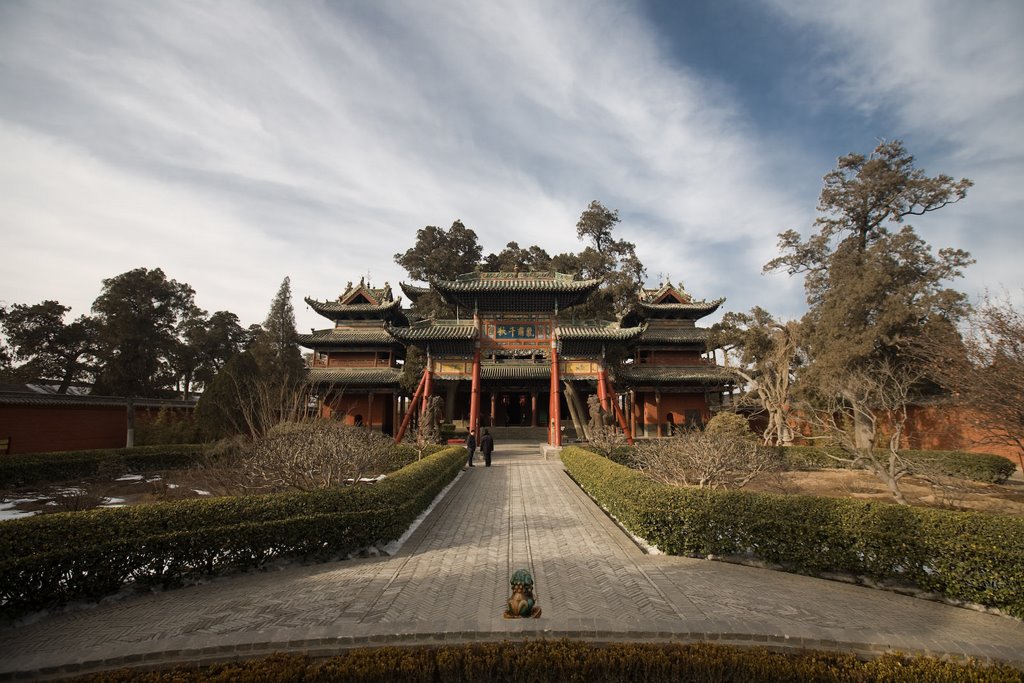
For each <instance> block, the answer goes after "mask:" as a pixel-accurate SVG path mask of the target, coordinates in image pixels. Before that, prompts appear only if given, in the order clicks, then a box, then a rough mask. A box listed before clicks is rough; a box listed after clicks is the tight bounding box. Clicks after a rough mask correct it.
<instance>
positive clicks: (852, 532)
mask: <svg viewBox="0 0 1024 683" xmlns="http://www.w3.org/2000/svg"><path fill="white" fill-rule="evenodd" d="M562 461H563V462H564V463H565V466H566V468H567V469H568V471H569V473H570V474H571V475H572V477H573V478H574V479H575V480H576V481H577V482H578V483H579V484H580V486H582V487H583V490H584V491H586V492H587V493H589V494H590V495H591V496H593V497H594V498H595V499H596V500H597V501H598V502H599V503H600V504H601V505H602V506H603V507H604V508H605V509H606V510H608V511H609V512H610V513H611V514H612V515H614V516H615V517H616V519H618V520H619V522H621V523H622V524H623V525H624V526H625V527H626V528H627V529H629V530H630V531H631V532H632V533H634V534H635V535H637V536H639V537H641V538H644V539H646V540H647V541H648V542H649V543H652V544H653V545H656V546H657V547H658V548H659V549H660V550H661V551H662V552H666V553H669V554H671V555H687V556H691V557H706V556H708V555H726V556H741V557H748V558H756V559H759V560H763V561H766V562H770V563H773V564H777V565H780V566H782V567H783V568H784V569H786V570H787V571H792V572H796V573H800V574H810V575H821V574H825V573H838V574H849V575H852V576H857V577H867V578H870V579H872V580H874V581H879V582H889V583H892V584H897V585H908V586H913V587H917V588H919V589H922V590H925V591H932V592H935V593H939V594H941V595H944V596H946V597H947V598H950V599H953V600H960V601H965V602H972V603H978V604H981V605H986V606H989V607H997V608H999V609H1001V610H1004V611H1006V612H1007V613H1009V614H1012V615H1013V616H1016V617H1020V618H1024V519H1021V518H1018V517H1010V516H1006V515H991V514H984V513H979V512H955V511H948V510H935V509H929V508H916V507H906V506H901V505H890V504H885V503H878V502H873V501H861V500H849V499H836V498H824V497H815V496H784V495H776V494H768V493H754V492H750V491H718V490H709V489H695V488H685V487H673V486H665V485H662V484H658V483H656V482H653V481H651V480H650V479H648V478H647V477H645V476H644V475H643V474H641V473H640V472H638V471H636V470H632V469H630V468H628V467H623V466H622V465H618V464H616V463H614V462H612V461H611V460H608V459H607V458H603V457H601V456H599V455H596V454H594V453H592V452H590V451H587V450H584V449H582V448H578V447H569V448H566V449H564V450H563V451H562Z"/></svg>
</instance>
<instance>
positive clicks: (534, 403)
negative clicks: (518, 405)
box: [530, 391, 537, 427]
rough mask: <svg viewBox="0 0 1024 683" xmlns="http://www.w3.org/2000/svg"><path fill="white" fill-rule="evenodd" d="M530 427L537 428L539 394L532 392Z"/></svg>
mask: <svg viewBox="0 0 1024 683" xmlns="http://www.w3.org/2000/svg"><path fill="white" fill-rule="evenodd" d="M530 426H531V427H536V426H537V392H536V391H531V392H530Z"/></svg>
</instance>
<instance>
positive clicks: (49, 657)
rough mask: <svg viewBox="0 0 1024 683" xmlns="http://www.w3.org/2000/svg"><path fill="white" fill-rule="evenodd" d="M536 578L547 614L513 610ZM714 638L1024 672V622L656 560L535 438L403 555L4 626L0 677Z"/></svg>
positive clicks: (467, 484) (759, 573) (465, 493)
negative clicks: (371, 652) (285, 657)
mask: <svg viewBox="0 0 1024 683" xmlns="http://www.w3.org/2000/svg"><path fill="white" fill-rule="evenodd" d="M519 567H527V568H531V569H532V570H533V574H534V577H535V579H536V582H537V593H538V599H539V604H540V606H541V607H542V608H543V616H542V617H541V618H540V619H525V620H506V619H503V618H502V616H501V614H502V611H503V609H504V601H505V599H506V598H507V597H508V578H509V576H510V574H511V572H512V571H513V570H515V569H516V568H519ZM522 637H528V638H558V637H571V638H584V639H590V640H598V641H612V640H648V641H658V640H675V641H684V642H685V641H695V640H714V641H720V642H728V643H740V644H751V643H756V644H764V645H767V646H770V647H776V648H785V647H795V648H801V647H809V648H826V649H834V648H839V649H844V650H853V651H857V652H864V653H877V652H882V651H886V650H890V649H896V650H901V651H903V652H922V653H932V654H942V655H945V654H949V655H956V656H962V655H970V656H973V657H977V658H981V659H983V660H997V661H1004V662H1012V663H1015V664H1016V665H1018V666H1021V667H1024V624H1022V623H1021V622H1018V621H1016V620H1013V619H1009V618H1006V617H999V616H994V615H989V614H983V613H979V612H975V611H971V610H966V609H959V608H956V607H951V606H947V605H942V604H939V603H933V602H928V601H925V600H918V599H914V598H910V597H905V596H900V595H896V594H893V593H888V592H882V591H875V590H871V589H868V588H861V587H857V586H853V585H848V584H843V583H838V582H832V581H825V580H821V579H814V578H809V577H805V576H797V575H793V574H785V573H782V572H774V571H768V570H762V569H756V568H752V567H743V566H738V565H730V564H725V563H721V562H707V561H703V560H694V559H688V558H678V557H667V556H664V555H646V554H644V553H643V552H641V550H640V549H639V548H638V547H637V546H636V545H635V544H634V543H633V542H632V541H631V540H630V539H629V538H628V537H627V536H626V535H625V534H624V533H623V532H622V531H621V530H620V529H619V528H618V527H617V526H615V525H614V524H613V523H612V522H611V521H610V520H609V519H608V518H607V517H606V516H605V514H604V513H603V512H602V511H601V510H600V509H599V508H597V506H595V505H594V504H593V503H592V502H591V501H590V499H589V498H588V497H587V496H586V495H585V494H584V493H583V492H582V491H580V490H579V488H577V487H576V485H575V484H574V483H573V482H572V481H571V480H570V479H569V477H568V476H567V475H566V474H565V472H564V471H563V469H562V466H561V463H560V462H559V461H558V460H557V459H554V458H552V459H548V460H545V459H543V458H542V457H541V456H539V455H538V450H537V448H536V446H529V447H527V446H518V445H506V446H499V448H498V450H497V451H496V452H495V456H494V466H493V467H491V468H485V467H483V466H482V463H479V464H478V465H477V467H475V468H473V469H472V470H469V471H466V472H464V473H463V474H462V476H461V477H460V479H459V480H458V481H457V482H456V483H455V485H454V486H453V487H452V489H451V490H450V491H449V493H448V495H447V496H446V497H445V498H444V499H443V500H442V501H441V502H440V503H439V504H438V505H437V507H436V508H435V510H434V511H433V512H432V513H431V514H430V515H429V516H428V517H427V518H426V520H425V521H424V522H423V524H422V525H421V526H420V527H419V528H418V529H417V530H416V531H415V533H413V535H412V536H411V537H410V538H409V540H407V541H406V543H405V544H404V545H403V547H402V549H401V550H400V551H399V552H398V553H397V554H396V555H395V556H394V557H390V558H388V557H381V558H367V559H357V560H350V561H345V562H333V563H327V564H317V565H309V566H293V567H289V568H285V569H270V570H268V571H266V572H261V573H257V574H247V575H241V576H234V577H226V578H221V579H217V580H214V581H211V582H209V583H206V584H204V585H199V586H193V587H189V588H183V589H180V590H174V591H168V592H165V593H159V594H153V595H148V596H143V597H137V598H131V599H128V600H125V601H121V602H111V603H108V604H103V605H100V606H98V607H95V608H91V609H84V610H80V611H75V612H69V613H65V614H61V615H55V616H50V617H47V618H44V619H42V620H40V621H38V622H36V623H33V624H30V625H24V626H19V627H16V628H7V629H4V630H0V679H12V678H13V679H20V678H40V677H42V678H46V677H52V678H59V677H61V676H64V675H68V674H72V673H78V672H84V671H91V670H96V669H103V668H110V667H113V666H120V665H126V664H127V665H134V664H142V665H151V666H152V665H157V664H163V663H169V662H179V661H180V662H195V661H203V662H207V661H216V660H223V659H231V658H234V657H240V656H241V657H244V656H252V655H256V654H263V653H269V652H273V651H303V652H310V653H314V654H328V653H334V652H337V651H339V650H341V649H344V648H346V647H351V646H353V645H361V644H383V643H413V642H435V643H436V642H465V641H472V640H501V639H506V638H513V639H518V638H522Z"/></svg>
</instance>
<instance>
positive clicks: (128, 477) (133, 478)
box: [114, 474, 143, 481]
mask: <svg viewBox="0 0 1024 683" xmlns="http://www.w3.org/2000/svg"><path fill="white" fill-rule="evenodd" d="M142 479H143V476H142V475H141V474H125V475H124V476H121V477H118V478H117V479H115V480H114V481H142Z"/></svg>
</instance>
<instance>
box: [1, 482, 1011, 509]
mask: <svg viewBox="0 0 1024 683" xmlns="http://www.w3.org/2000/svg"><path fill="white" fill-rule="evenodd" d="M215 479H216V478H215V477H214V478H211V477H210V476H208V475H207V474H205V473H203V472H200V471H196V470H175V471H169V472H154V473H150V474H148V475H146V476H142V475H125V476H123V477H119V478H117V479H115V480H105V481H71V482H63V483H60V484H54V485H50V486H46V487H34V488H31V489H23V490H13V491H0V520H2V519H13V518H17V517H21V516H25V515H29V514H39V513H41V512H69V511H75V510H84V509H88V508H92V507H97V506H100V507H113V506H121V505H138V504H141V503H155V502H159V501H167V500H180V499H182V498H204V497H209V496H213V495H224V494H225V493H226V491H225V490H224V489H223V487H221V486H218V485H217V484H215V483H214V481H215ZM943 484H945V486H935V485H930V484H928V483H927V482H924V481H922V480H919V479H914V478H911V477H907V478H904V479H903V480H902V482H901V487H900V488H901V489H902V490H903V492H904V495H905V496H906V497H907V499H908V501H909V502H910V504H911V505H921V506H927V507H939V508H944V509H952V510H980V511H983V512H989V513H995V514H1004V515H1015V516H1020V517H1024V479H1022V478H1021V474H1020V472H1019V471H1018V472H1017V474H1016V475H1015V476H1014V477H1013V478H1012V479H1011V480H1010V481H1008V482H1006V483H1005V484H1001V485H997V484H984V483H981V482H974V481H966V480H963V479H956V480H952V479H951V480H948V481H946V482H943ZM746 490H748V491H767V492H770V493H783V494H790V495H811V496H831V497H833V498H858V499H863V500H878V501H880V502H885V503H892V502H894V501H893V498H892V496H891V495H890V494H889V492H888V490H887V489H886V487H885V485H884V484H882V483H881V482H880V481H878V480H877V479H875V478H874V477H873V476H871V474H870V473H868V472H865V471H859V470H858V471H850V470H818V471H813V472H780V473H775V474H771V475H765V476H763V477H761V478H759V479H755V480H754V481H752V482H750V483H749V484H747V486H746Z"/></svg>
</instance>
